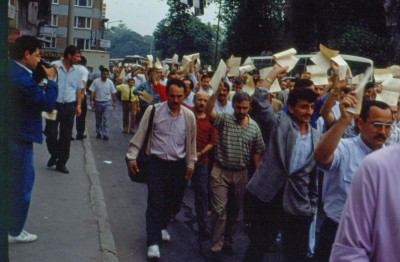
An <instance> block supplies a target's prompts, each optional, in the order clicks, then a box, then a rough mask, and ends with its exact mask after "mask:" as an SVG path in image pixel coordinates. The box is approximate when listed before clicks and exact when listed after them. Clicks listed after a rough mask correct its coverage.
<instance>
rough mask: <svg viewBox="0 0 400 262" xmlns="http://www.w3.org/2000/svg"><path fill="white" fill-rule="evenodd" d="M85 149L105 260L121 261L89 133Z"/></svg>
mask: <svg viewBox="0 0 400 262" xmlns="http://www.w3.org/2000/svg"><path fill="white" fill-rule="evenodd" d="M82 143H83V148H84V150H85V172H86V174H87V176H88V178H89V196H90V200H91V203H92V211H93V213H94V215H95V219H96V220H97V226H98V230H99V243H100V252H101V253H102V261H103V262H119V261H118V256H117V250H116V248H115V242H114V236H113V234H112V231H111V225H110V222H109V219H108V213H107V206H106V202H105V200H104V195H103V190H102V189H101V185H100V180H99V176H98V174H99V172H98V171H97V169H96V164H95V161H94V157H93V153H92V146H91V144H90V142H89V135H88V136H87V138H86V139H83V140H82Z"/></svg>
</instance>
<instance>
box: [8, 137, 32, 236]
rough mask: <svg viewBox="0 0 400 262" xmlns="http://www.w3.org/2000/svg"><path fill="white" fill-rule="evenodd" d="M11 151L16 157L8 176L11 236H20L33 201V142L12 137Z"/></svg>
mask: <svg viewBox="0 0 400 262" xmlns="http://www.w3.org/2000/svg"><path fill="white" fill-rule="evenodd" d="M10 151H11V152H10V153H11V154H12V155H13V157H14V161H13V166H12V167H13V168H12V170H10V172H9V176H8V179H9V192H10V195H9V201H10V202H9V207H10V209H9V210H10V229H9V234H10V235H11V236H18V235H19V234H20V233H21V231H22V230H23V229H24V226H25V222H26V218H27V216H28V210H29V205H30V202H31V193H32V188H33V183H34V181H35V167H34V162H33V144H32V143H31V142H22V141H15V140H13V139H12V140H10ZM4 197H5V196H4ZM3 221H4V220H3ZM2 223H3V222H2Z"/></svg>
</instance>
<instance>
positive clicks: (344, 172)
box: [319, 135, 372, 223]
mask: <svg viewBox="0 0 400 262" xmlns="http://www.w3.org/2000/svg"><path fill="white" fill-rule="evenodd" d="M371 152H372V150H371V149H370V148H369V147H368V146H367V145H366V144H365V143H364V142H363V141H362V140H361V137H360V136H359V135H358V136H356V137H353V138H346V139H341V140H340V142H339V145H338V146H337V148H336V149H335V152H334V153H333V160H332V163H331V164H330V165H328V166H324V165H319V167H320V168H321V169H322V170H323V171H324V172H325V175H324V186H323V193H322V200H323V202H324V210H325V213H326V215H327V216H328V217H329V218H330V219H332V220H333V221H335V222H337V223H339V221H340V217H341V216H342V211H343V207H344V204H345V202H346V199H347V192H348V191H349V188H350V185H351V181H352V180H353V176H354V174H355V173H356V171H357V169H358V167H359V166H360V164H361V162H362V160H363V159H364V158H365V156H367V155H368V154H369V153H371Z"/></svg>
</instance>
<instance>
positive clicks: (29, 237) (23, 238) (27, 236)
mask: <svg viewBox="0 0 400 262" xmlns="http://www.w3.org/2000/svg"><path fill="white" fill-rule="evenodd" d="M36 239H37V235H34V234H31V233H28V232H26V231H25V230H22V232H21V234H19V236H16V237H13V236H10V235H8V243H29V242H33V241H35V240H36Z"/></svg>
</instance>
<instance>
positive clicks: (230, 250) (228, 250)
mask: <svg viewBox="0 0 400 262" xmlns="http://www.w3.org/2000/svg"><path fill="white" fill-rule="evenodd" d="M221 251H222V253H224V254H225V255H227V256H230V257H231V256H233V255H235V251H234V250H233V248H232V246H231V245H223V246H222V250H221Z"/></svg>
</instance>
